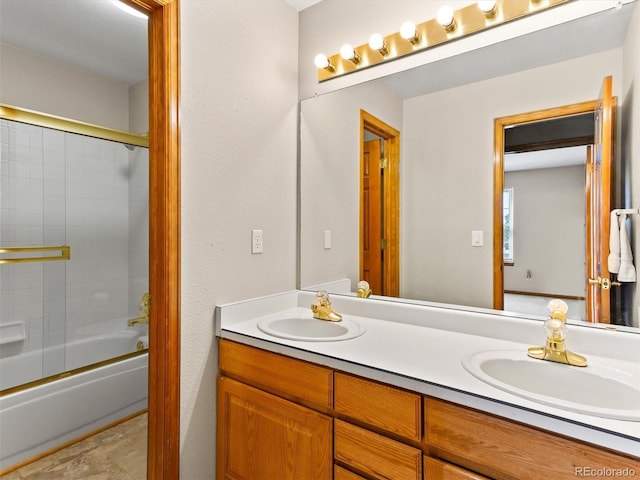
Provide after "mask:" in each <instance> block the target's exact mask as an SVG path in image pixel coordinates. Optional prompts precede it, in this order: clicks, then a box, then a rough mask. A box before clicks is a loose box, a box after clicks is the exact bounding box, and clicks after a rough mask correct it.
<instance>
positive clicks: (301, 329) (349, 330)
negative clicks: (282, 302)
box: [258, 315, 365, 342]
mask: <svg viewBox="0 0 640 480" xmlns="http://www.w3.org/2000/svg"><path fill="white" fill-rule="evenodd" d="M258 328H259V329H260V330H261V331H262V332H264V333H266V334H267V335H271V336H274V337H279V338H286V339H289V340H298V341H303V342H338V341H341V340H349V339H351V338H356V337H359V336H360V335H362V334H363V333H364V332H365V329H364V328H363V327H361V326H360V325H358V324H357V323H356V322H354V321H352V320H349V319H346V318H343V319H342V321H341V322H329V321H326V320H318V319H316V318H313V317H312V316H311V315H309V316H308V317H305V316H302V315H294V316H276V317H265V318H264V319H262V320H259V321H258Z"/></svg>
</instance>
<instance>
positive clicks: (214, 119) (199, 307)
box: [180, 0, 298, 479]
mask: <svg viewBox="0 0 640 480" xmlns="http://www.w3.org/2000/svg"><path fill="white" fill-rule="evenodd" d="M180 10H181V11H180V18H181V41H180V44H181V51H180V55H181V109H180V110H181V111H180V114H181V115H180V116H181V143H182V187H181V188H182V199H181V201H182V205H181V210H182V218H181V222H182V252H181V255H182V272H181V275H182V281H181V290H182V299H181V302H182V319H181V335H182V348H181V352H182V353H181V354H182V359H181V387H180V389H181V428H180V430H181V447H180V448H181V459H180V462H181V463H180V464H181V478H185V479H209V478H215V415H216V408H215V406H216V396H215V395H216V386H215V381H216V373H217V346H216V339H215V336H214V331H213V312H214V307H215V305H216V304H222V303H226V302H231V301H236V300H242V299H246V298H251V297H255V296H260V295H268V294H272V293H276V292H282V291H285V290H290V289H293V288H295V286H296V260H295V257H296V255H295V251H296V171H297V168H296V135H297V133H296V132H297V98H298V96H297V38H298V28H297V14H296V12H295V10H294V9H293V8H291V7H290V6H289V5H287V4H286V3H285V2H284V1H283V0H242V1H237V0H219V1H198V0H182V1H181V2H180ZM238 32H240V34H239V33H238ZM254 228H259V229H262V230H263V231H264V253H262V254H260V255H252V254H251V249H250V245H251V241H250V239H251V235H250V233H251V229H254Z"/></svg>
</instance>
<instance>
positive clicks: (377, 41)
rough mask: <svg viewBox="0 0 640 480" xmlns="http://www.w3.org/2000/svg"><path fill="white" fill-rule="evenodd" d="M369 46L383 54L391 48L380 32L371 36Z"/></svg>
mask: <svg viewBox="0 0 640 480" xmlns="http://www.w3.org/2000/svg"><path fill="white" fill-rule="evenodd" d="M369 47H370V48H371V49H372V50H377V51H378V52H379V53H380V55H382V56H384V55H387V54H388V53H389V48H388V47H387V44H386V43H385V41H384V38H382V35H380V34H379V33H374V34H373V35H371V36H370V37H369Z"/></svg>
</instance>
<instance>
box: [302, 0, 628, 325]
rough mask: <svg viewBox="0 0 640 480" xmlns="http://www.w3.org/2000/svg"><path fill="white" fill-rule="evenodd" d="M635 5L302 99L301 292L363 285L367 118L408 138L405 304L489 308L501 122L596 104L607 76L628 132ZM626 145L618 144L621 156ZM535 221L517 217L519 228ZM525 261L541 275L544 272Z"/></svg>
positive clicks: (404, 149) (403, 207) (402, 219)
mask: <svg viewBox="0 0 640 480" xmlns="http://www.w3.org/2000/svg"><path fill="white" fill-rule="evenodd" d="M634 8H635V3H630V4H626V5H624V6H623V7H622V8H620V9H619V10H617V9H613V8H612V9H609V10H606V11H603V12H600V13H598V14H595V15H591V16H588V17H584V18H582V19H579V20H575V21H571V22H567V23H565V24H562V25H557V26H555V27H552V28H548V29H545V30H542V31H538V32H535V33H532V34H530V35H526V36H523V37H519V38H516V39H513V40H509V41H505V42H502V43H500V44H497V45H494V46H491V47H485V48H482V49H480V50H477V51H475V52H471V53H466V54H462V55H458V56H456V57H450V58H447V59H444V60H441V61H438V62H434V63H431V64H429V65H425V66H421V67H416V68H414V69H413V70H410V71H407V72H401V73H396V74H393V75H391V76H387V77H384V78H381V79H379V80H373V81H370V82H366V83H362V84H359V85H355V86H353V87H348V88H345V89H342V90H336V91H333V92H330V93H327V94H324V95H319V96H315V97H312V98H308V99H304V100H302V102H301V118H300V274H299V278H300V287H301V288H325V289H328V290H329V291H333V292H334V293H348V292H354V291H355V284H356V283H357V281H358V280H359V279H360V278H361V266H360V256H361V253H360V238H361V228H362V227H361V225H360V210H361V208H362V202H361V192H360V183H361V181H360V175H361V166H360V160H359V159H360V149H361V142H362V140H361V135H362V132H361V117H362V115H363V112H365V113H366V114H367V115H371V116H373V117H375V118H377V119H380V120H381V121H383V122H384V123H386V124H388V125H390V126H391V127H393V128H394V129H396V130H397V131H398V132H399V138H400V154H399V167H398V168H399V191H400V195H399V204H400V208H399V213H398V217H399V225H400V228H399V241H398V243H399V254H398V257H397V258H398V261H399V295H398V298H395V299H396V300H401V301H416V300H417V301H429V302H436V303H441V304H447V305H451V306H456V308H470V307H471V308H485V309H492V308H493V305H494V303H493V261H492V255H493V241H494V239H493V175H494V172H493V168H494V151H493V146H494V119H496V118H500V117H505V116H510V115H516V114H521V113H527V112H532V111H537V110H542V109H549V108H554V107H560V106H565V105H570V104H574V103H580V102H587V101H591V100H595V99H596V98H598V93H599V90H600V85H601V83H602V80H603V79H604V77H606V76H608V75H613V81H614V94H615V95H616V96H617V97H618V107H619V108H618V110H619V117H618V123H619V124H624V121H625V118H626V119H627V120H628V119H629V118H630V115H631V112H630V111H629V109H628V108H627V109H625V106H624V105H623V102H624V98H625V95H624V93H625V92H623V88H622V86H623V77H622V73H623V71H625V72H629V71H632V67H631V65H629V62H632V61H637V60H636V59H635V58H634V59H631V58H630V57H631V56H630V55H628V56H626V57H625V56H624V55H623V52H624V48H625V32H626V30H627V26H628V24H629V21H630V18H631V16H632V14H633V11H634ZM594 31H597V32H598V34H597V35H594ZM559 46H562V48H559ZM620 107H622V108H620ZM623 112H625V113H624V115H621V113H623ZM625 115H626V117H625ZM618 126H620V125H618ZM623 128H624V127H623ZM622 144H624V141H620V140H619V141H618V144H617V149H618V151H619V148H620V146H621V145H622ZM618 163H620V159H619V158H618ZM616 167H617V171H619V172H622V171H624V168H625V167H624V165H622V164H619V165H616ZM536 170H540V169H539V168H537V169H536ZM627 183H628V182H626V181H625V179H624V178H622V177H621V178H618V179H616V186H617V188H618V191H617V198H618V199H623V198H625V196H628V195H629V192H628V191H627V192H625V191H623V190H622V186H623V185H626V184H627ZM515 195H516V196H517V192H516V194H515ZM544 195H548V194H544ZM559 201H561V200H559ZM618 201H621V200H618ZM560 208H562V206H560ZM565 208H566V207H565ZM516 215H517V212H516ZM526 221H527V220H526V218H522V217H521V218H519V219H516V220H515V221H514V222H515V223H514V225H515V227H514V228H517V224H518V222H521V223H522V222H526ZM528 226H529V227H531V225H528ZM538 228H540V229H544V228H545V226H544V225H539V226H538ZM582 228H584V226H582ZM327 239H329V241H328V242H327ZM472 241H473V243H479V245H477V246H474V245H472ZM500 243H501V241H499V244H500ZM578 243H580V242H578ZM517 248H518V246H517V245H516V253H515V254H516V262H518V260H517V255H518V251H517ZM575 249H576V250H580V249H584V244H582V245H579V244H578V245H575ZM382 255H383V256H384V253H382ZM521 258H522V256H521ZM574 263H575V262H574ZM518 267H519V269H522V271H523V272H524V274H525V276H526V275H527V272H530V273H531V275H532V276H533V277H534V278H535V275H536V267H535V264H532V265H531V266H529V267H527V266H524V267H523V266H521V265H519V266H518ZM505 268H506V267H505ZM570 268H572V267H570V266H569V264H566V265H565V264H562V263H561V262H558V263H555V264H554V266H553V269H554V270H553V271H551V272H549V273H550V274H551V275H555V276H559V275H560V274H561V273H565V272H566V271H567V270H568V269H570ZM580 268H584V266H580ZM383 293H384V292H383ZM545 293H546V292H545ZM548 293H550V294H562V293H563V292H558V291H552V292H548ZM576 296H580V295H576ZM389 298H391V297H389ZM515 313H519V314H530V313H529V312H527V311H518V310H515ZM570 313H571V312H570ZM530 315H532V316H536V315H537V314H536V313H533V314H530ZM570 318H576V317H573V316H571V314H570ZM635 321H636V322H637V319H636V320H635ZM636 326H637V323H636Z"/></svg>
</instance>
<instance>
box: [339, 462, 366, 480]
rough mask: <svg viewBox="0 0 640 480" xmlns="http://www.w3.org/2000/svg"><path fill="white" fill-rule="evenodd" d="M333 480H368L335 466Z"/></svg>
mask: <svg viewBox="0 0 640 480" xmlns="http://www.w3.org/2000/svg"><path fill="white" fill-rule="evenodd" d="M333 480H366V479H365V478H364V477H361V476H360V475H358V474H357V473H353V472H352V471H350V470H347V469H346V468H342V467H341V466H340V465H334V466H333Z"/></svg>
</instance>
